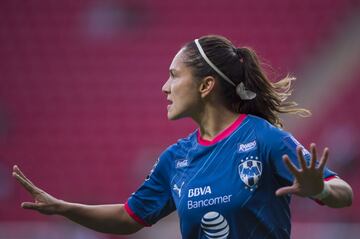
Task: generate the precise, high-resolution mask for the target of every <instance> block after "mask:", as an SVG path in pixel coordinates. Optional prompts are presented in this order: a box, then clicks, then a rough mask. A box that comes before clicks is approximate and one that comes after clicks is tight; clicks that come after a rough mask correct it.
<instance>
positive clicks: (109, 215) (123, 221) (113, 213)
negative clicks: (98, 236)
mask: <svg viewBox="0 0 360 239" xmlns="http://www.w3.org/2000/svg"><path fill="white" fill-rule="evenodd" d="M61 208H62V209H61V211H60V213H59V214H60V215H62V216H64V217H66V218H68V219H70V220H72V221H74V222H76V223H78V224H80V225H83V226H85V227H88V228H90V229H93V230H96V231H99V232H104V233H113V234H131V233H134V232H136V231H138V230H140V229H141V228H142V226H141V225H140V224H138V223H137V222H135V221H134V220H133V219H132V218H130V216H129V215H128V214H127V213H126V211H125V209H124V205H123V204H111V205H110V204H109V205H94V206H92V205H84V204H77V203H69V202H64V201H63V202H62V206H61Z"/></svg>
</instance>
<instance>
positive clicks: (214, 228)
mask: <svg viewBox="0 0 360 239" xmlns="http://www.w3.org/2000/svg"><path fill="white" fill-rule="evenodd" d="M201 228H202V229H203V231H204V233H205V236H206V237H207V238H209V239H215V238H216V239H225V238H227V237H228V236H229V231H230V228H229V224H228V222H227V220H226V219H225V218H224V217H223V216H222V215H221V214H220V213H218V212H208V213H206V214H205V215H204V216H203V218H202V219H201Z"/></svg>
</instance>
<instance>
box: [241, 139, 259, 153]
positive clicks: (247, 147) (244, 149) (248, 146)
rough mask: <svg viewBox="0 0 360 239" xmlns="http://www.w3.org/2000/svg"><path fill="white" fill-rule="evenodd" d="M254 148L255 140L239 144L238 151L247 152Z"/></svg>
mask: <svg viewBox="0 0 360 239" xmlns="http://www.w3.org/2000/svg"><path fill="white" fill-rule="evenodd" d="M255 149H256V140H254V141H251V142H249V143H246V144H239V153H244V152H249V151H252V150H255Z"/></svg>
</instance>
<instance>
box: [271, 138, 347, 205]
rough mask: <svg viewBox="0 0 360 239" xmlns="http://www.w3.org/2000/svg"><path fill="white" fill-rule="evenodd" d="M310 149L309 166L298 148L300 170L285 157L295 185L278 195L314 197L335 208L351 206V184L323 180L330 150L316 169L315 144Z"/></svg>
mask: <svg viewBox="0 0 360 239" xmlns="http://www.w3.org/2000/svg"><path fill="white" fill-rule="evenodd" d="M310 149H311V161H310V165H309V166H307V165H306V161H305V159H304V156H303V154H302V148H301V147H298V148H297V157H298V160H299V164H300V169H298V168H297V167H296V166H295V165H294V164H293V163H291V161H290V159H289V157H288V156H287V155H284V157H283V159H284V162H285V164H286V166H287V168H288V169H289V170H290V172H291V173H292V174H293V175H294V177H295V180H294V183H293V185H291V186H288V187H283V188H280V189H278V190H277V191H276V195H277V196H282V195H285V194H289V193H290V194H296V195H298V196H301V197H312V198H315V199H318V200H319V201H321V202H322V203H324V204H325V205H327V206H329V207H334V208H341V207H348V206H351V204H352V198H353V192H352V189H351V187H350V185H349V184H347V183H346V182H345V181H344V180H341V179H339V178H334V179H332V180H330V181H327V182H324V180H323V171H324V167H325V165H326V162H327V160H328V157H329V150H328V149H327V148H325V150H324V152H323V154H322V157H321V159H320V162H319V166H318V167H316V159H317V154H316V147H315V144H311V146H310Z"/></svg>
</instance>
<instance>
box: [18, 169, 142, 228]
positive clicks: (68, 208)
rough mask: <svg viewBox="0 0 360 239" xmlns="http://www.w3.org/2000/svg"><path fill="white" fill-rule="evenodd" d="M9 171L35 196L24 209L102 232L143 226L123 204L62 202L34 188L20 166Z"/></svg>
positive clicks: (22, 205) (24, 203)
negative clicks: (66, 219)
mask: <svg viewBox="0 0 360 239" xmlns="http://www.w3.org/2000/svg"><path fill="white" fill-rule="evenodd" d="M12 174H13V176H14V177H15V178H16V180H17V181H18V182H19V183H20V184H21V185H22V186H23V187H24V188H25V189H26V190H27V191H28V192H29V193H30V194H31V196H32V197H33V199H34V202H23V203H22V204H21V207H23V208H25V209H32V210H36V211H38V212H40V213H42V214H46V215H53V214H57V215H62V216H64V217H66V218H68V219H70V220H72V221H74V222H76V223H78V224H80V225H83V226H85V227H88V228H91V229H93V230H96V231H99V232H104V233H113V234H131V233H134V232H136V231H138V230H140V229H141V228H143V226H142V225H141V224H139V223H138V222H136V221H135V220H134V219H132V218H131V217H130V216H129V215H128V214H127V212H126V211H125V208H124V205H123V204H111V205H94V206H92V205H84V204H77V203H70V202H65V201H63V200H59V199H57V198H55V197H53V196H51V195H50V194H48V193H46V192H45V191H43V190H41V189H40V188H38V187H36V186H35V185H34V184H33V183H32V182H31V181H30V180H29V179H28V178H26V177H25V175H24V174H23V173H22V172H21V171H20V169H19V167H17V166H14V168H13V173H12Z"/></svg>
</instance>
